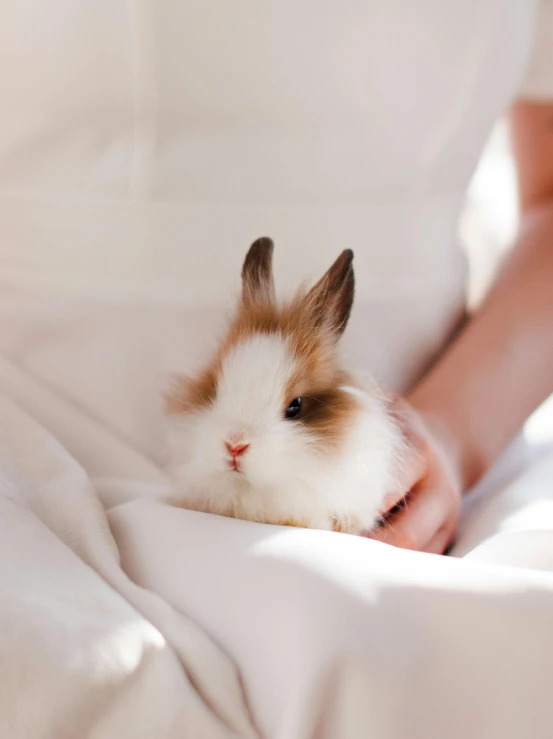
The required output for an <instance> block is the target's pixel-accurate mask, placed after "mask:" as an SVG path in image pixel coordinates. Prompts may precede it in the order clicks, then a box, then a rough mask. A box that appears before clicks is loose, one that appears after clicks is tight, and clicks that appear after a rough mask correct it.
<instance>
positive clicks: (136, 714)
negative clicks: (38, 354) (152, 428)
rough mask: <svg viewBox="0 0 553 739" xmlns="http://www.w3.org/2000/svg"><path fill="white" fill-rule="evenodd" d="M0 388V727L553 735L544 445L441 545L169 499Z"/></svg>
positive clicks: (99, 438) (289, 737)
mask: <svg viewBox="0 0 553 739" xmlns="http://www.w3.org/2000/svg"><path fill="white" fill-rule="evenodd" d="M0 388H1V390H2V392H3V393H4V395H3V397H2V399H1V400H0V408H1V417H2V421H3V422H2V426H1V428H0V455H1V464H0V470H1V475H2V485H1V492H0V507H1V513H0V521H1V526H2V535H1V537H0V568H1V570H2V574H1V576H0V737H2V739H3V738H4V737H5V738H6V739H8V737H9V739H35V738H36V739H62V738H65V737H71V738H73V737H75V738H77V737H78V738H79V739H83V738H84V737H93V738H94V739H108V738H112V737H113V738H114V739H115V738H117V739H122V738H125V739H126V738H127V737H128V738H129V739H134V738H136V739H139V738H142V737H144V739H146V738H148V739H154V738H155V739H165V738H166V737H167V739H173V737H174V738H175V739H176V738H177V737H178V738H179V739H181V738H182V737H190V738H191V739H196V738H200V737H206V738H208V739H211V738H212V737H213V739H218V738H219V737H256V736H263V737H267V738H271V739H322V738H323V737H324V739H350V738H351V739H353V738H354V737H355V739H357V738H358V737H368V736H370V737H374V738H375V739H392V737H393V738H394V739H396V738H397V737H401V738H402V739H403V738H404V737H425V739H426V738H428V737H445V736H447V737H448V738H449V739H457V738H459V739H461V737H462V738H463V739H465V738H466V737H482V738H484V737H486V738H488V737H502V739H511V738H512V739H515V738H516V739H519V738H520V737H525V736H528V737H530V736H531V737H533V739H541V737H544V738H545V737H550V736H551V731H552V726H553V705H552V704H551V700H550V684H551V674H552V672H553V628H552V623H553V615H552V614H553V496H552V494H551V489H552V482H551V481H552V480H553V457H551V456H550V457H544V458H543V460H542V461H541V462H540V464H539V465H536V466H534V468H533V469H532V470H530V471H529V472H527V473H526V474H525V475H519V476H517V477H516V479H514V480H513V482H512V483H511V485H510V486H503V488H502V491H501V492H498V493H497V494H496V495H495V496H494V495H492V496H490V495H488V496H486V497H485V498H483V499H482V501H481V502H478V501H477V503H476V504H475V506H474V507H473V510H472V511H471V512H470V513H469V514H468V515H467V518H466V524H465V526H464V528H463V529H462V532H461V538H460V544H459V547H460V549H459V551H460V552H461V549H462V547H463V546H464V547H465V549H466V550H467V552H466V556H465V558H464V560H460V559H454V558H441V557H434V556H431V555H423V554H412V553H407V552H403V551H400V550H395V549H393V548H390V547H386V546H384V545H380V544H377V543H375V542H370V541H367V540H364V539H360V538H355V537H349V536H345V535H341V534H333V533H329V532H316V531H301V530H289V529H281V528H278V527H270V526H262V525H257V524H250V523H245V522H241V521H234V520H231V519H221V518H218V517H215V516H209V515H204V514H198V513H194V512H189V511H184V510H179V509H173V508H170V507H169V506H167V505H165V504H164V503H163V502H162V498H163V495H164V494H165V493H166V492H167V490H168V481H167V480H166V478H165V477H164V475H163V473H162V472H161V471H160V470H159V469H158V468H156V467H155V465H153V464H152V463H151V462H150V461H149V460H148V459H147V458H145V457H144V456H142V455H140V454H139V453H137V452H136V451H134V450H133V449H132V448H131V447H130V446H129V445H127V444H126V443H124V442H122V441H121V440H119V439H118V438H116V437H115V436H114V435H113V434H112V433H110V432H109V431H107V430H106V429H104V428H103V427H102V426H101V425H99V424H96V423H95V422H94V421H93V420H91V419H90V418H87V416H86V415H85V414H84V413H83V412H80V411H78V410H77V409H76V408H74V407H71V406H70V405H69V404H68V403H65V402H64V401H62V400H60V398H59V397H57V396H55V395H54V394H52V393H50V392H49V391H48V390H47V389H46V388H45V387H43V386H41V385H39V384H37V383H36V382H35V381H33V380H32V379H31V378H29V377H26V376H24V375H23V373H22V372H21V371H20V370H17V369H15V368H14V367H13V366H11V365H10V364H9V363H7V362H5V361H0ZM22 409H24V410H22ZM30 416H32V418H31V417H30ZM77 459H78V460H79V462H77V461H76V460H77ZM532 491H535V494H533V493H532ZM99 494H101V496H102V498H103V500H104V503H105V504H106V505H107V506H108V508H109V509H110V510H109V513H108V518H109V525H108V518H107V517H106V514H105V512H104V508H103V507H102V505H101V504H100V501H99V497H98V495H99ZM125 500H126V501H127V502H121V501H125ZM110 501H111V503H110ZM117 502H118V504H117V505H115V503H117ZM479 506H480V508H479ZM506 506H507V508H508V507H509V506H511V514H510V515H507V512H506ZM536 506H537V508H536ZM537 509H539V515H538V516H537V517H536V516H535V515H533V514H532V511H534V512H535V511H536V510H537ZM498 510H500V511H501V516H500V517H499V515H498ZM479 511H480V512H479ZM471 516H472V518H473V523H472V524H471ZM500 521H502V522H503V523H500ZM475 522H477V523H478V526H479V527H480V529H478V526H476V524H475ZM509 522H510V523H509ZM536 522H537V523H536ZM110 526H111V530H110ZM501 526H503V528H504V529H505V528H506V529H507V530H505V531H503V533H501V531H499V532H498V528H501ZM536 529H540V531H536ZM475 532H476V533H475ZM471 536H473V539H474V540H473V541H471V540H470V537H471ZM474 537H476V538H474ZM471 560H472V561H471ZM494 560H495V561H497V562H499V563H500V566H496V565H491V564H487V563H486V561H488V562H489V561H494ZM505 562H507V564H508V565H510V566H506V565H505Z"/></svg>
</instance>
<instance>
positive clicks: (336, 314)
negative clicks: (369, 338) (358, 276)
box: [305, 249, 355, 338]
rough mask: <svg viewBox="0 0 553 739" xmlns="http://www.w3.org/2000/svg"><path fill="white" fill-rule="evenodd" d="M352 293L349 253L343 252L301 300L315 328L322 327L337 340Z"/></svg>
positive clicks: (348, 310) (353, 290)
mask: <svg viewBox="0 0 553 739" xmlns="http://www.w3.org/2000/svg"><path fill="white" fill-rule="evenodd" d="M354 292H355V278H354V274H353V252H352V250H351V249H346V250H345V251H343V252H342V253H341V254H340V256H339V257H338V259H337V260H336V261H335V262H334V264H333V265H332V267H331V268H330V269H329V270H328V272H326V274H325V275H324V276H323V277H322V278H321V279H320V280H319V282H317V284H316V285H315V286H314V287H313V288H312V289H311V290H310V291H309V292H308V293H307V296H306V298H305V300H306V306H307V310H308V312H309V314H310V316H311V319H312V320H313V321H314V322H315V325H316V326H317V327H320V326H326V327H328V328H329V329H330V330H331V331H332V332H333V333H334V334H335V335H336V338H339V337H340V336H341V334H342V333H343V332H344V329H345V328H346V325H347V322H348V319H349V316H350V313H351V308H352V305H353V296H354Z"/></svg>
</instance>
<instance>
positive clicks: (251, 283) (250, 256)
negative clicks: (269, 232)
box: [242, 237, 275, 303]
mask: <svg viewBox="0 0 553 739" xmlns="http://www.w3.org/2000/svg"><path fill="white" fill-rule="evenodd" d="M273 251H274V244H273V242H272V241H271V239H269V238H267V237H263V238H261V239H257V241H254V243H253V244H252V245H251V246H250V250H249V251H248V253H247V254H246V259H245V260H244V266H243V267H242V298H243V300H244V302H246V303H248V302H254V303H260V302H261V303H273V302H274V301H275V285H274V282H273Z"/></svg>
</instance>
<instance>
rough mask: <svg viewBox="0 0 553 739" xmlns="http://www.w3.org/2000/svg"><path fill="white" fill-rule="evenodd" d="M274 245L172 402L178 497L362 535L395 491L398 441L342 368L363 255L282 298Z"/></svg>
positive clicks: (205, 507) (246, 272)
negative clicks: (219, 337) (342, 344)
mask: <svg viewBox="0 0 553 739" xmlns="http://www.w3.org/2000/svg"><path fill="white" fill-rule="evenodd" d="M272 255H273V243H272V241H271V240H270V239H267V238H263V239H258V240H257V241H256V242H255V243H254V244H253V245H252V247H251V248H250V250H249V252H248V254H247V256H246V259H245V262H244V266H243V269H242V283H243V288H242V298H241V300H240V302H239V304H238V308H237V310H236V312H235V315H234V317H233V319H232V320H231V322H230V325H229V327H228V331H227V333H226V335H225V337H224V339H223V341H222V343H221V345H220V347H219V349H218V351H217V352H216V353H215V355H214V356H213V357H212V358H211V361H210V362H209V364H208V365H207V366H206V367H205V368H204V369H203V371H201V372H200V373H199V374H198V375H197V376H196V377H192V378H185V377H180V378H178V379H177V380H176V382H175V384H174V386H173V387H172V389H171V392H170V393H169V395H168V397H167V403H166V408H167V414H168V418H169V455H170V467H171V469H172V472H173V474H174V477H175V479H176V482H177V488H178V495H179V498H178V501H179V504H181V505H182V506H184V507H186V508H192V509H196V510H200V511H208V512H212V513H218V514H222V515H225V516H234V517H237V518H244V519H248V520H251V521H260V522H265V523H273V524H286V525H296V526H303V527H308V528H320V529H334V530H337V531H345V532H348V533H360V532H362V531H367V530H369V529H371V528H372V527H373V526H374V525H375V523H376V522H377V520H378V511H379V509H380V507H381V505H382V502H383V498H384V495H385V493H386V492H388V491H389V490H391V488H392V487H393V480H394V473H395V467H396V460H397V457H398V452H399V444H400V436H399V432H398V430H397V428H396V425H395V423H394V421H393V420H392V418H391V417H390V416H389V414H388V411H387V407H386V404H385V401H384V399H383V397H382V395H381V393H380V392H379V391H378V389H377V388H376V387H374V386H372V387H368V388H364V389H362V388H361V387H360V386H359V384H358V383H357V382H356V381H355V379H354V378H353V377H352V376H351V375H350V374H348V373H347V372H346V371H345V370H344V369H343V368H342V366H341V364H340V360H339V356H338V351H337V343H338V340H339V338H340V336H341V334H342V333H343V331H344V329H345V327H346V324H347V321H348V318H349V314H350V311H351V308H352V304H353V294H354V275H353V266H352V262H353V252H352V251H350V250H346V251H344V252H342V254H341V255H340V256H339V257H338V259H337V260H336V262H335V263H334V264H333V265H332V267H330V269H329V270H328V272H327V273H326V274H325V275H324V276H323V277H322V279H321V280H320V281H319V282H318V283H317V284H316V285H315V286H314V287H313V288H312V289H311V290H309V291H305V290H302V291H300V292H298V293H297V294H296V296H295V297H294V298H293V299H292V300H291V301H290V302H288V303H286V304H284V305H279V303H277V301H276V298H275V289H274V284H273V276H272Z"/></svg>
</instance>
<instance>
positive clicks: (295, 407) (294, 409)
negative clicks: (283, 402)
mask: <svg viewBox="0 0 553 739" xmlns="http://www.w3.org/2000/svg"><path fill="white" fill-rule="evenodd" d="M302 405H303V401H302V399H301V398H294V400H293V401H292V402H291V403H290V405H289V406H288V408H287V409H286V410H285V411H284V416H285V417H286V418H288V419H293V418H297V417H298V416H299V414H300V412H301V407H302Z"/></svg>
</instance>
